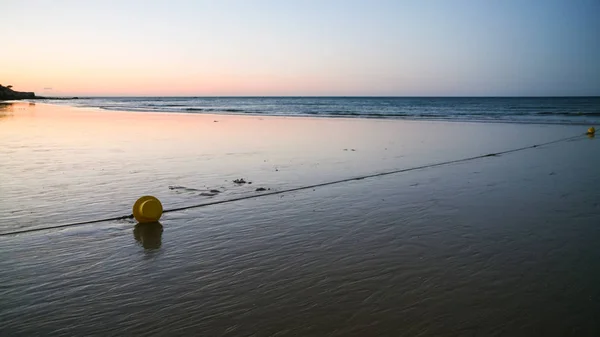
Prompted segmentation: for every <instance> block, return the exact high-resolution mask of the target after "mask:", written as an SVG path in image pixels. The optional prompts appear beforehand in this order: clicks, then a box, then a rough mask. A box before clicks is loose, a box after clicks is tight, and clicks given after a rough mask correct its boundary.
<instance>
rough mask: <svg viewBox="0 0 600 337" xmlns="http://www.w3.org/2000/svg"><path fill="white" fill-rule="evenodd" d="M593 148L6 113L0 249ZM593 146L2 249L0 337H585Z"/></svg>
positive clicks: (594, 304)
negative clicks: (148, 202) (141, 210)
mask: <svg viewBox="0 0 600 337" xmlns="http://www.w3.org/2000/svg"><path fill="white" fill-rule="evenodd" d="M585 129H586V128H585V127H582V126H566V125H536V124H508V123H506V124H505V123H468V122H434V121H428V122H425V121H400V120H383V119H344V118H308V117H266V116H265V117H262V116H235V115H209V114H197V115H193V114H174V113H143V112H121V111H103V110H99V109H80V108H71V107H65V106H54V105H47V104H29V103H15V104H8V105H3V106H1V107H0V144H2V146H1V147H0V158H2V159H1V161H0V182H1V184H0V195H1V196H2V197H1V199H0V233H9V232H11V231H15V230H21V229H31V228H43V227H46V226H52V225H57V224H63V223H72V222H77V221H86V220H93V219H100V218H105V217H115V216H122V215H127V214H129V213H131V205H132V204H133V202H134V201H135V200H136V199H137V198H138V197H140V196H142V195H154V196H156V197H158V198H159V199H160V200H161V201H162V203H163V205H164V206H165V208H167V209H171V208H176V207H183V206H187V205H193V204H198V203H201V202H205V201H211V200H226V199H230V198H235V197H239V196H245V195H253V194H256V193H261V192H257V191H256V189H257V188H265V189H267V190H268V189H270V191H278V190H285V189H289V188H295V187H301V186H305V185H311V184H318V183H322V182H327V181H333V180H338V179H345V178H350V177H359V176H361V175H369V174H373V173H378V172H386V171H390V170H395V169H402V168H410V167H416V166H422V165H426V164H431V163H438V162H444V161H450V160H455V159H461V158H467V157H472V156H478V155H485V154H488V153H495V152H500V151H505V150H510V149H513V148H519V147H524V146H530V145H534V144H540V143H544V142H549V141H553V140H556V139H561V138H565V137H569V136H575V135H578V134H583V133H584V132H585ZM599 144H600V143H598V139H597V138H596V139H595V138H588V137H585V136H581V137H579V138H577V139H573V140H570V141H565V142H561V143H556V144H552V145H548V146H543V147H539V148H534V149H529V150H524V151H520V152H515V153H510V154H505V155H500V156H494V157H489V158H483V159H478V160H473V161H469V162H464V163H458V164H452V165H446V166H440V167H433V168H428V169H422V170H417V171H411V172H406V173H400V174H395V175H388V176H385V177H378V178H369V179H363V180H358V181H351V182H347V183H343V184H337V185H331V186H327V187H323V188H315V189H310V190H303V191H297V192H291V193H284V194H281V195H275V196H265V197H261V198H255V199H249V200H242V201H238V202H232V203H225V204H222V205H215V206H210V207H204V208H199V209H191V210H187V211H181V212H172V213H167V214H165V215H164V216H163V218H162V219H161V224H162V227H157V226H155V227H152V228H151V227H140V226H136V225H135V223H134V222H132V221H127V220H124V221H112V222H104V223H98V224H94V225H87V226H76V227H70V228H67V229H62V230H50V231H48V230H40V231H36V232H32V233H26V234H20V235H3V236H0V298H1V301H0V335H11V336H31V335H53V334H56V335H59V334H65V335H106V334H114V335H142V334H144V335H148V336H151V335H156V336H164V335H190V334H198V335H205V336H251V335H252V336H294V335H317V336H366V335H373V336H375V335H377V336H398V335H399V334H398V332H399V331H401V332H402V335H406V336H417V335H418V336H443V335H447V336H459V335H460V336H465V335H473V336H477V335H484V336H488V335H494V334H497V335H510V336H531V335H545V336H550V335H556V336H559V335H577V336H592V335H595V334H597V333H598V332H599V331H600V330H599V329H600V326H599V325H598V323H597V316H598V312H600V287H599V286H598V284H600V267H599V265H598V263H597V261H598V260H599V258H600V252H599V251H598V249H597V242H598V239H600V227H598V225H599V224H600V175H599V174H598V172H599V171H598V167H600V146H599ZM236 178H244V179H245V180H246V181H250V182H252V184H242V185H238V184H234V183H233V180H234V179H236ZM213 190H218V191H219V192H218V193H217V192H211V191H213Z"/></svg>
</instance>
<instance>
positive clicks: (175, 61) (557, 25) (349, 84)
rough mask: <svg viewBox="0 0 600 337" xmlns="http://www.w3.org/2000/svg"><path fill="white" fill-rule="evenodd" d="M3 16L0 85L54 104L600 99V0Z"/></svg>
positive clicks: (249, 5) (8, 6) (148, 5)
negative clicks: (67, 99)
mask: <svg viewBox="0 0 600 337" xmlns="http://www.w3.org/2000/svg"><path fill="white" fill-rule="evenodd" d="M1 7H2V10H1V11H0V20H1V22H2V23H3V25H2V26H3V29H2V30H1V31H0V40H2V49H3V51H2V52H1V53H0V64H2V65H3V66H2V67H1V69H0V83H3V84H13V85H14V86H15V88H21V89H23V90H36V91H37V92H44V93H46V94H52V93H55V94H79V95H392V96H415V95H416V96H471V95H473V96H487V95H492V96H513V95H516V96H527V95H542V96H545V95H546V96H553V95H600V1H597V0H572V1H557V0H547V1H542V0H539V1H533V0H522V1H515V0H502V1H501V0H495V1H484V0H480V1H475V0H470V1H466V0H465V1H452V0H447V1H442V0H440V1H433V0H432V1H400V0H397V1H385V0H373V1H352V0H350V1H339V0H331V1H327V0H321V1H313V0H296V1H283V0H279V1H276V0H272V1H267V0H262V1H251V0H247V1H241V0H240V1H231V0H230V1H227V0H222V1H176V0H171V1H127V0H122V1H69V0H64V1H60V0H57V1H33V0H4V1H3V2H2V5H1ZM5 65H10V67H7V66H5ZM44 88H52V89H51V90H49V89H44Z"/></svg>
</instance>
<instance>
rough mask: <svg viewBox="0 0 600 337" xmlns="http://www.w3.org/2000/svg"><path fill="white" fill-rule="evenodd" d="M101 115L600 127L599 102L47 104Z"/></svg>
mask: <svg viewBox="0 0 600 337" xmlns="http://www.w3.org/2000/svg"><path fill="white" fill-rule="evenodd" d="M49 102H51V103H53V104H57V103H58V104H66V105H72V106H77V107H86V108H100V109H106V110H126V111H146V112H178V113H195V114H200V113H211V114H250V115H274V116H317V117H345V118H348V117H358V118H393V119H410V120H449V121H478V122H513V123H540V124H575V125H577V124H582V125H583V124H585V125H587V124H599V123H600V97H88V98H79V99H76V100H60V101H54V100H53V101H49Z"/></svg>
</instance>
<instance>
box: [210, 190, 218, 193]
mask: <svg viewBox="0 0 600 337" xmlns="http://www.w3.org/2000/svg"><path fill="white" fill-rule="evenodd" d="M209 192H210V193H221V191H219V190H210V191H209Z"/></svg>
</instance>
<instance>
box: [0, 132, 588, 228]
mask: <svg viewBox="0 0 600 337" xmlns="http://www.w3.org/2000/svg"><path fill="white" fill-rule="evenodd" d="M588 134H589V133H584V134H583V135H588ZM581 136H582V135H581V134H580V135H576V136H571V137H565V138H561V139H557V140H553V141H549V142H546V143H540V144H535V145H529V146H524V147H520V148H516V149H511V150H506V151H501V152H496V153H488V154H485V155H479V156H474V157H468V158H462V159H456V160H450V161H444V162H439V163H433V164H427V165H421V166H415V167H411V168H405V169H397V170H393V171H386V172H380V173H373V174H368V175H363V176H359V177H353V178H347V179H341V180H335V181H329V182H325V183H319V184H314V185H308V186H301V187H295V188H290V189H286V190H280V191H273V192H267V193H261V194H253V195H248V196H243V197H238V198H232V199H226V200H220V201H212V202H205V203H200V204H195V205H190V206H184V207H177V208H171V209H167V210H164V211H163V213H170V212H179V211H184V210H188V209H192V208H200V207H207V206H212V205H219V204H225V203H229V202H235V201H240V200H246V199H255V198H261V197H266V196H270V195H277V194H283V193H289V192H295V191H301V190H306V189H310V188H317V187H324V186H330V185H335V184H341V183H345V182H349V181H354V180H363V179H367V178H375V177H382V176H387V175H391V174H398V173H404V172H409V171H416V170H422V169H426V168H431V167H437V166H444V165H451V164H457V163H464V162H468V161H472V160H477V159H482V158H488V157H496V156H499V155H503V154H508V153H514V152H519V151H524V150H527V149H533V148H537V147H541V146H547V145H551V144H556V143H560V142H566V141H569V140H573V139H576V138H579V137H581ZM126 219H133V214H130V215H124V216H119V217H113V218H105V219H97V220H90V221H82V222H75V223H69V224H62V225H56V226H48V227H41V228H29V229H21V230H16V231H12V232H6V233H0V236H8V235H16V234H23V233H30V232H37V231H43V230H51V229H60V228H67V227H74V226H82V225H89V224H94V223H99V222H108V221H119V220H126Z"/></svg>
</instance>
